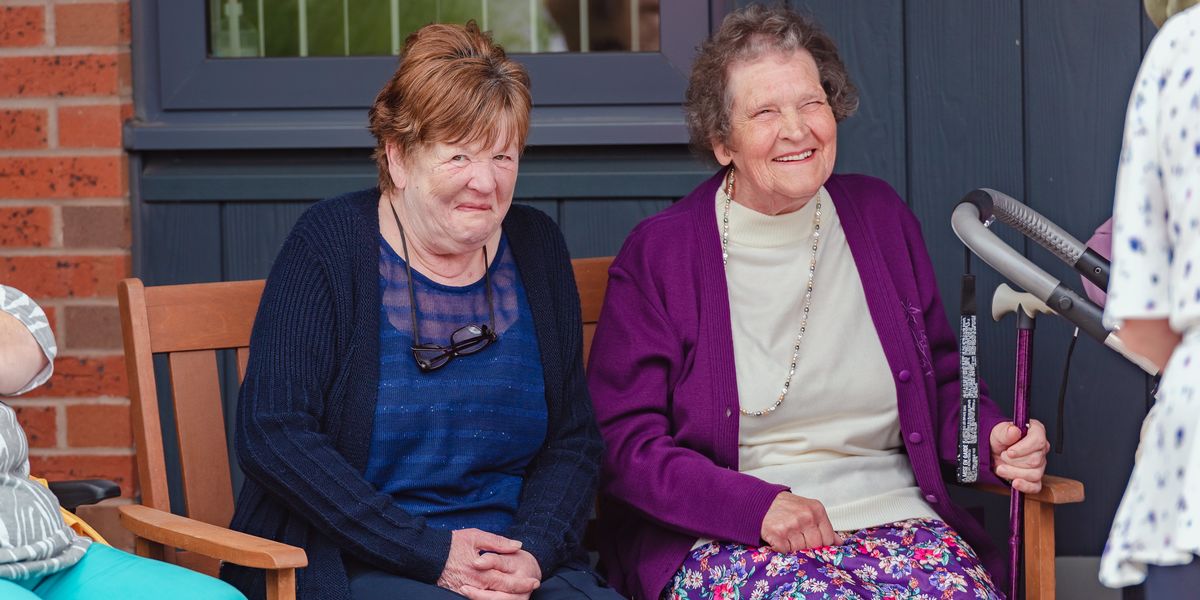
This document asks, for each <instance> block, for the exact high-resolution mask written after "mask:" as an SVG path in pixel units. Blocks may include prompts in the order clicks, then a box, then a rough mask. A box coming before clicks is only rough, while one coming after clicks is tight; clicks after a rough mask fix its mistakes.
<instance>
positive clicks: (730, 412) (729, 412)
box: [725, 408, 733, 419]
mask: <svg viewBox="0 0 1200 600" xmlns="http://www.w3.org/2000/svg"><path fill="white" fill-rule="evenodd" d="M732 416H733V411H732V410H730V409H728V408H727V409H725V418H726V419H728V418H729V417H732Z"/></svg>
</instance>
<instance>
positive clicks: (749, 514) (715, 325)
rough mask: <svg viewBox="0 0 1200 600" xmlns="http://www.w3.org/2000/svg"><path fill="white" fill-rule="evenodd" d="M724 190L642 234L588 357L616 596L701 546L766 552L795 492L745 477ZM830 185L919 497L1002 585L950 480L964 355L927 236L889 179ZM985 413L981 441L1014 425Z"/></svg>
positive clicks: (659, 576)
mask: <svg viewBox="0 0 1200 600" xmlns="http://www.w3.org/2000/svg"><path fill="white" fill-rule="evenodd" d="M723 176H724V171H722V172H720V173H717V174H716V175H714V176H713V177H712V178H711V179H709V180H708V181H706V182H704V183H702V184H700V186H699V187H697V188H696V189H695V190H693V191H692V193H691V194H689V195H688V196H687V197H685V198H683V199H682V200H680V201H679V202H677V203H676V204H674V205H673V206H671V207H670V208H668V209H666V210H664V211H663V212H661V213H659V214H657V215H655V216H653V217H650V218H648V219H646V220H645V221H643V222H642V223H641V224H639V225H638V226H637V227H636V228H635V229H634V230H633V232H632V233H630V235H629V238H628V239H627V240H626V241H625V245H624V247H622V248H621V252H620V254H618V255H617V258H616V260H615V261H614V262H613V265H612V267H611V269H610V270H609V280H608V292H607V295H606V297H605V299H604V308H603V310H602V312H601V315H600V324H599V327H598V328H597V330H596V336H595V339H594V341H593V342H592V347H591V358H590V361H589V364H588V370H587V371H588V384H589V387H590V388H591V392H592V400H593V402H594V403H595V408H596V417H597V419H598V420H599V422H600V428H601V432H602V433H603V436H604V441H605V444H606V446H607V449H606V451H605V455H604V463H603V470H602V475H601V499H600V502H601V505H600V508H599V519H600V527H599V528H598V529H599V531H600V532H601V539H600V548H599V550H600V556H601V561H602V562H603V563H604V565H605V568H606V569H607V574H608V577H609V579H610V582H611V583H612V584H613V585H614V586H615V587H616V588H617V589H618V590H619V591H621V592H622V593H624V594H626V595H629V596H631V597H633V598H637V599H641V600H655V599H657V598H658V597H659V595H660V594H661V592H662V589H663V588H664V587H665V586H666V585H667V583H668V582H669V581H670V578H671V577H672V576H673V575H674V573H675V572H676V571H677V570H678V569H679V567H680V565H682V564H683V560H684V558H685V556H686V554H687V552H688V549H689V548H691V546H692V544H693V543H694V542H695V541H696V539H697V538H698V537H708V538H714V539H719V540H727V541H732V542H737V543H742V544H750V545H757V544H760V543H762V541H761V540H760V537H759V533H760V530H761V525H762V519H763V516H764V515H765V514H766V512H767V508H768V507H769V506H770V505H771V501H772V500H773V499H774V498H775V496H776V495H777V494H778V493H779V492H780V491H783V490H785V489H787V488H786V487H784V486H781V485H774V484H770V483H766V482H764V481H762V480H760V479H757V478H755V477H752V476H750V475H745V474H743V473H740V472H738V415H739V412H738V397H737V382H736V380H735V373H734V367H733V334H732V329H731V326H730V315H729V294H728V291H727V288H726V283H725V274H724V271H723V269H722V266H721V247H720V243H719V239H718V234H717V219H716V211H715V210H714V208H713V204H714V202H715V194H716V190H717V187H718V186H719V185H720V182H721V179H722V177H723ZM825 187H826V189H827V190H828V191H829V194H830V195H831V196H832V198H833V204H834V207H836V209H837V213H838V216H839V218H840V219H841V222H842V229H843V230H844V231H845V234H846V242H847V244H848V245H849V246H850V252H851V255H852V256H853V257H854V262H855V264H856V265H857V267H858V272H859V276H860V277H861V278H862V282H863V288H864V290H865V291H866V297H867V306H868V308H869V311H870V315H869V318H870V319H871V320H872V321H873V322H874V323H875V329H876V331H878V333H879V339H880V342H882V344H883V350H884V354H885V355H886V356H887V361H888V365H889V366H890V368H891V371H892V373H893V376H894V377H895V382H896V393H897V401H898V403H899V411H900V428H901V432H902V435H903V436H904V440H905V447H906V449H907V451H908V456H909V461H910V463H911V464H912V469H913V473H914V474H915V475H916V479H917V484H918V485H919V486H920V488H921V490H922V491H923V492H924V493H925V499H926V500H927V501H928V502H929V504H930V505H931V506H932V507H933V508H934V509H935V510H936V511H937V513H938V514H939V515H941V516H942V518H943V519H944V520H945V521H946V522H947V523H948V524H950V526H952V527H954V528H955V529H956V530H957V531H958V532H960V533H961V534H962V535H963V536H964V537H965V538H966V539H967V541H968V542H969V543H970V544H971V545H972V546H973V547H974V548H975V549H976V550H977V551H978V552H979V553H980V555H981V556H982V557H983V559H984V562H985V564H986V565H987V567H988V570H989V572H990V573H991V574H992V576H993V577H994V578H995V579H996V580H997V583H1000V582H1001V581H1003V580H1004V579H1005V576H1004V572H1005V567H1004V564H1003V563H1004V561H1003V560H1002V558H1001V557H1000V556H999V554H998V553H997V552H996V551H995V549H994V548H993V546H992V544H991V543H990V541H989V540H988V538H987V535H986V533H985V532H984V530H983V528H982V527H981V526H980V524H979V523H978V522H977V521H976V520H975V519H973V518H972V517H971V516H969V515H968V514H967V513H966V511H964V510H963V509H962V508H960V507H958V506H956V505H954V504H953V503H952V502H951V501H950V497H949V494H948V493H947V491H946V484H945V483H944V482H943V481H942V466H943V465H946V466H949V465H953V464H954V461H955V446H956V443H957V436H958V433H957V432H958V387H959V386H958V351H957V346H956V337H955V334H954V332H953V331H952V330H951V329H950V326H949V323H948V322H947V320H946V315H945V313H944V311H943V308H942V301H941V298H940V297H939V296H938V289H937V282H936V281H935V279H934V272H933V266H932V264H931V263H930V260H929V254H928V251H927V250H926V249H925V243H924V240H923V239H922V237H921V229H920V224H919V223H918V222H917V219H916V217H915V216H914V215H913V214H912V212H911V211H910V210H909V209H908V208H907V207H906V206H905V205H904V202H903V201H901V200H900V198H899V196H897V194H896V192H895V191H893V190H892V188H891V187H890V186H888V185H887V184H886V183H884V182H883V181H880V180H878V179H874V178H871V177H865V176H862V175H834V176H832V177H830V178H829V181H827V182H826V184H825ZM763 292H764V293H770V287H769V286H765V287H764V290H763ZM864 317H866V315H864ZM798 383H799V384H800V385H803V382H798ZM979 413H980V417H979V421H980V432H981V436H986V435H987V432H990V431H991V430H992V427H994V426H995V425H996V424H997V423H1000V422H1002V421H1004V420H1006V419H1005V418H1004V417H1002V416H1001V415H1000V412H999V411H998V410H997V408H996V406H995V404H993V403H992V402H991V400H990V399H988V398H986V397H985V398H981V402H980V408H979ZM984 440H986V437H984ZM979 461H980V472H981V477H983V478H985V479H987V481H989V482H992V483H999V480H998V479H997V478H996V477H995V475H993V474H992V472H991V458H990V453H989V452H988V449H987V444H986V441H984V443H981V444H980V456H979Z"/></svg>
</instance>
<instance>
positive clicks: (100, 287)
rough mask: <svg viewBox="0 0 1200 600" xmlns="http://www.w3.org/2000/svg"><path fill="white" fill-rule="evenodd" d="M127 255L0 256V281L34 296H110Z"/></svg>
mask: <svg viewBox="0 0 1200 600" xmlns="http://www.w3.org/2000/svg"><path fill="white" fill-rule="evenodd" d="M128 276H129V257H128V256H3V257H0V281H3V282H4V283H5V284H6V285H11V286H12V287H15V288H17V289H19V290H21V291H23V292H25V293H26V294H29V295H30V296H33V297H34V298H37V299H39V300H40V299H43V298H91V297H97V296H101V297H109V298H111V297H113V296H116V294H117V282H118V281H120V280H122V279H124V278H125V277H128Z"/></svg>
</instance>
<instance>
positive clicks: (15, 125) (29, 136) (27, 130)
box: [0, 12, 47, 150]
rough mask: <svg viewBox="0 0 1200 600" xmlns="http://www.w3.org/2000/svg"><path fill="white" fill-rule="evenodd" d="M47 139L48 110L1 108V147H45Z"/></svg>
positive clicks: (23, 148) (20, 148)
mask: <svg viewBox="0 0 1200 600" xmlns="http://www.w3.org/2000/svg"><path fill="white" fill-rule="evenodd" d="M0 14H3V13H2V12H0ZM46 141H47V137H46V111H44V110H42V109H40V108H33V109H28V110H16V109H13V110H0V148H4V149H19V150H25V149H30V148H33V149H37V148H45V147H46Z"/></svg>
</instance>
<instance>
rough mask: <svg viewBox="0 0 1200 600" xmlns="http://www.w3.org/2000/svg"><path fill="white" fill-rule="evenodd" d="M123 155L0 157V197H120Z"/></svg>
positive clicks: (123, 185) (123, 181) (124, 175)
mask: <svg viewBox="0 0 1200 600" xmlns="http://www.w3.org/2000/svg"><path fill="white" fill-rule="evenodd" d="M127 181H128V176H127V173H126V168H125V157H124V156H75V157H67V156H64V157H48V156H37V157H33V156H16V157H8V158H0V198H80V197H114V196H124V195H125V190H126V182H127Z"/></svg>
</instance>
